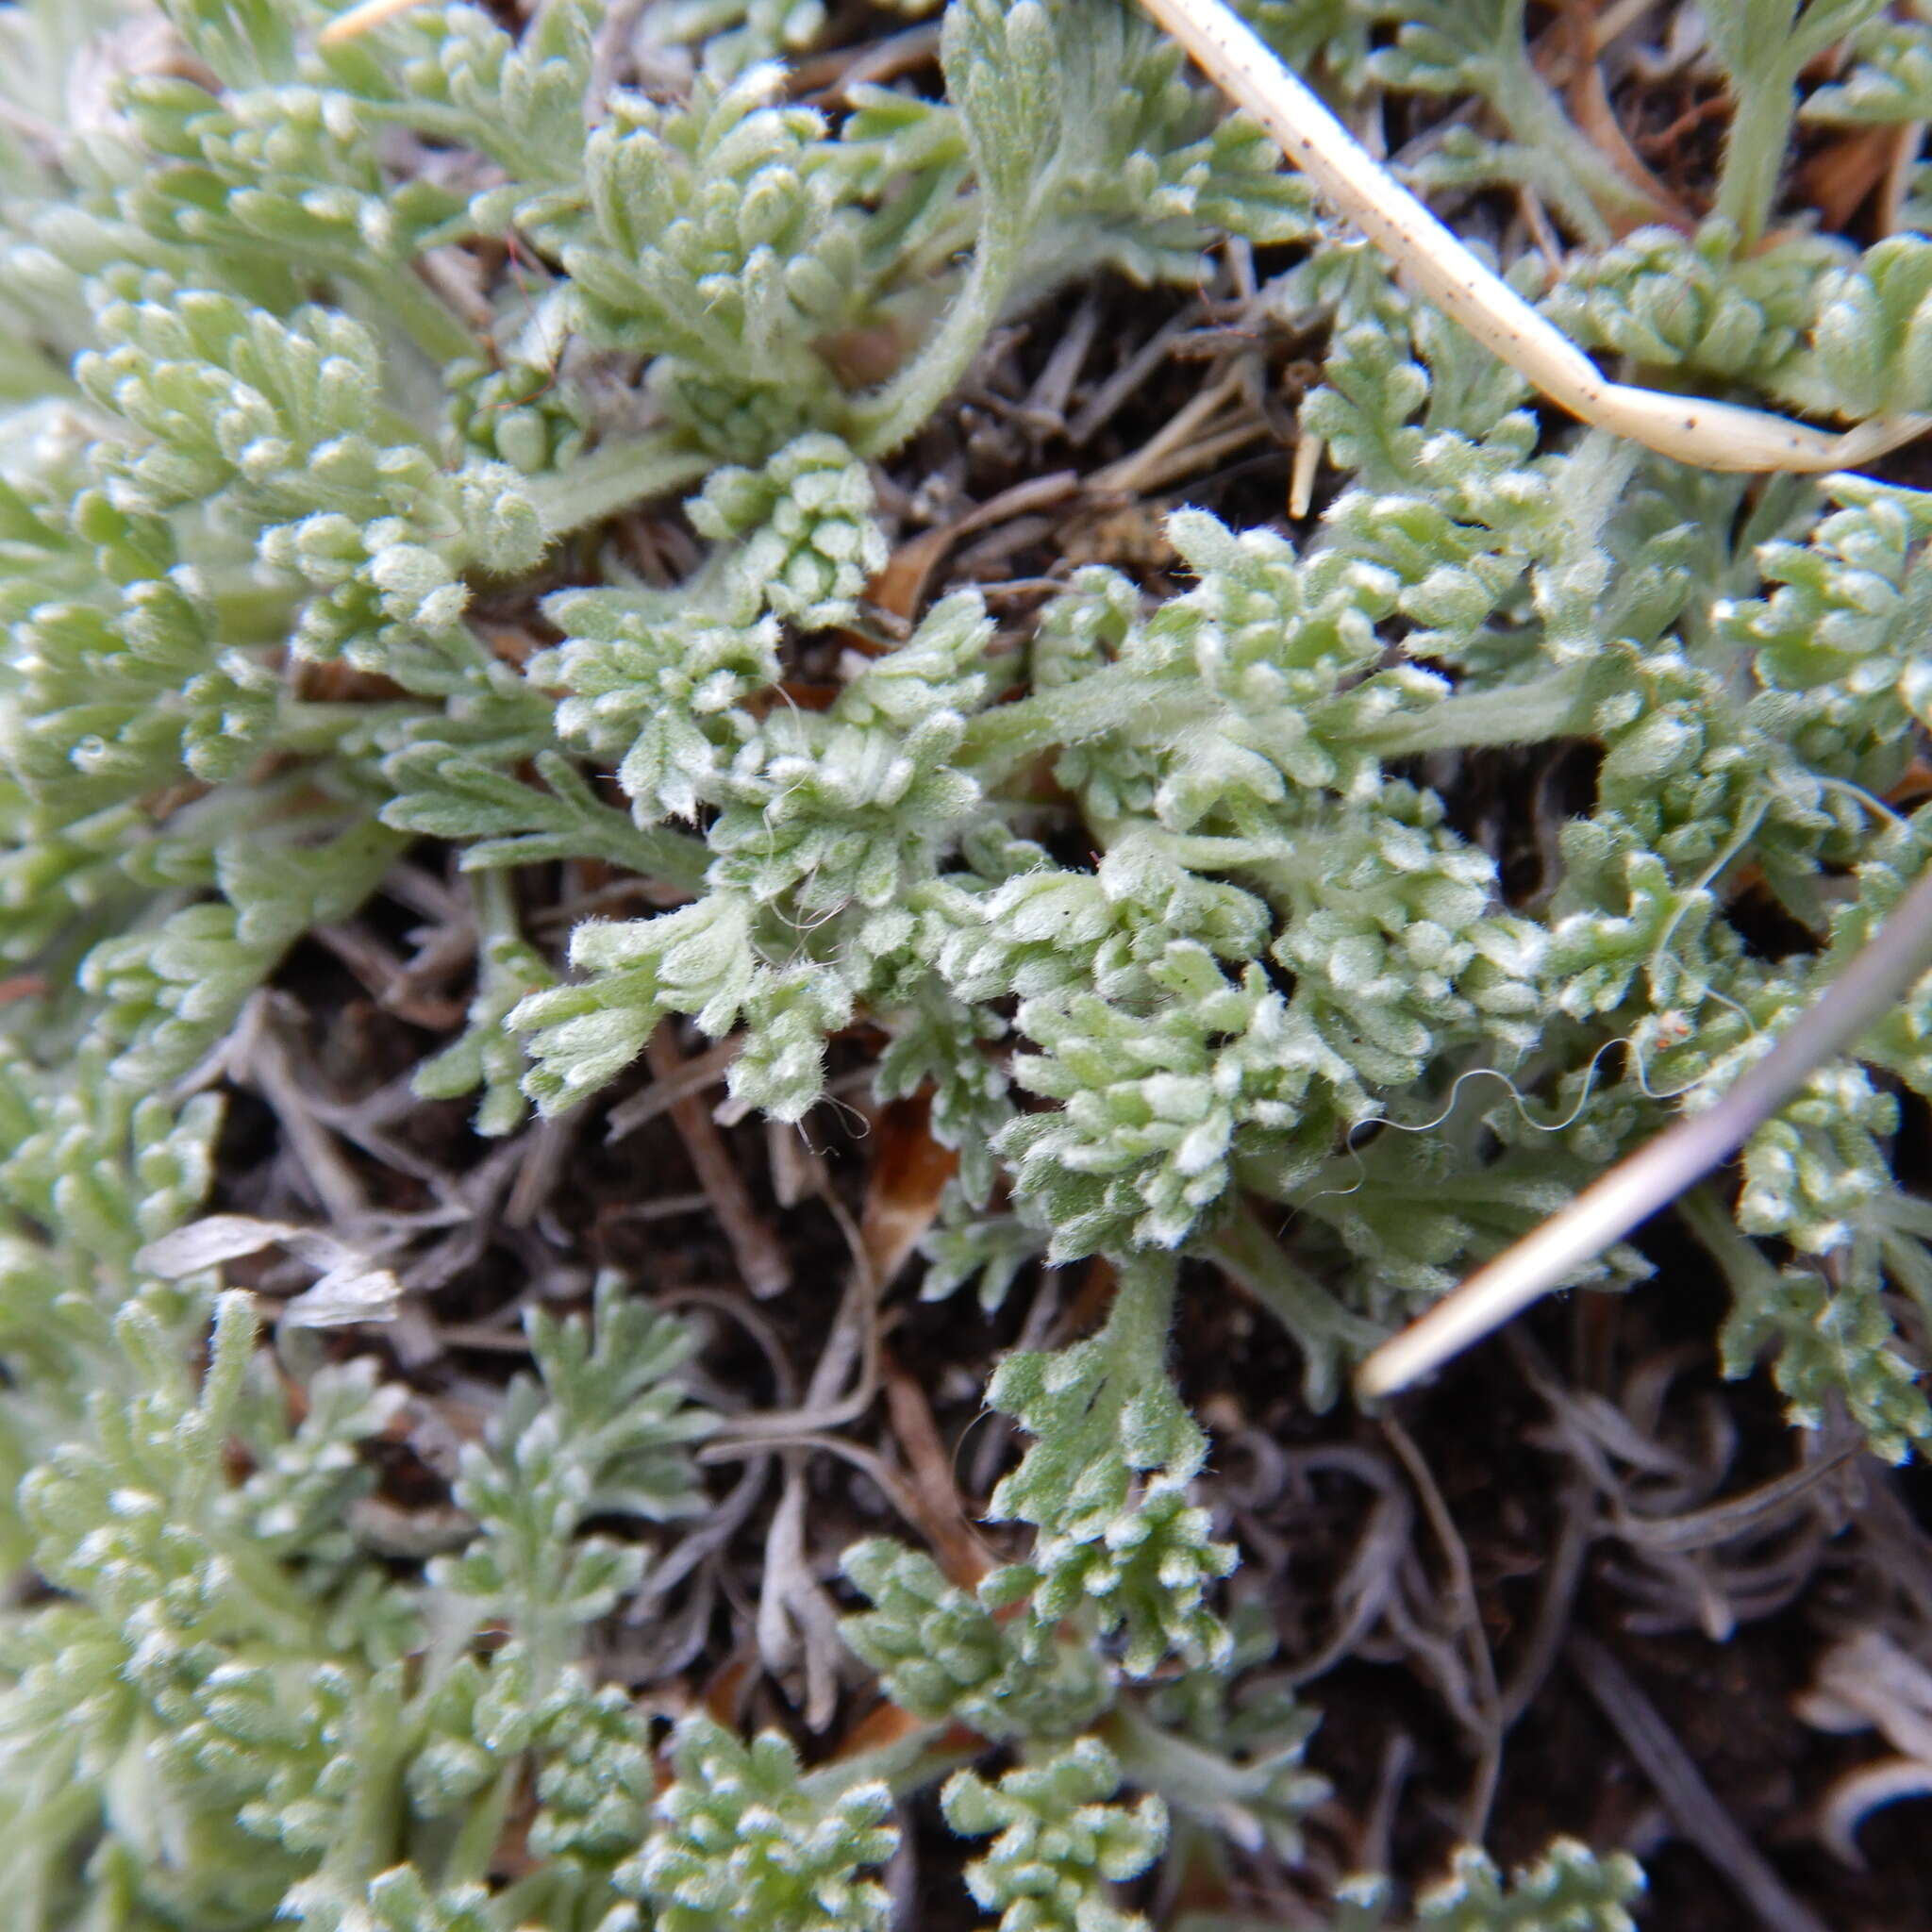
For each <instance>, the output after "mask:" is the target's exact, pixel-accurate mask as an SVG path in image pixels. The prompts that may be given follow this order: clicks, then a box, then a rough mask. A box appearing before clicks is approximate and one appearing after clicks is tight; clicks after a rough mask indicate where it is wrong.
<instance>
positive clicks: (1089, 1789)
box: [941, 1738, 1167, 1932]
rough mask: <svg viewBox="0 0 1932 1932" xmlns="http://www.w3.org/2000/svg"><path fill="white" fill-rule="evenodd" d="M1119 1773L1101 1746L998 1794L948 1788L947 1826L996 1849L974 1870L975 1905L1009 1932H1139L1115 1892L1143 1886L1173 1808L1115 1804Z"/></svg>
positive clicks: (1081, 1747) (962, 1781)
mask: <svg viewBox="0 0 1932 1932" xmlns="http://www.w3.org/2000/svg"><path fill="white" fill-rule="evenodd" d="M1120 1780H1121V1772H1120V1765H1119V1763H1118V1762H1117V1761H1116V1760H1115V1758H1114V1757H1113V1754H1112V1753H1111V1752H1110V1751H1108V1748H1107V1746H1106V1745H1105V1744H1103V1743H1101V1742H1100V1740H1098V1739H1096V1738H1082V1739H1080V1740H1078V1741H1077V1742H1075V1743H1074V1744H1071V1745H1069V1746H1068V1747H1067V1748H1066V1750H1064V1751H1062V1752H1060V1753H1058V1755H1056V1756H1055V1757H1047V1758H1042V1759H1041V1761H1040V1762H1039V1763H1037V1764H1027V1765H1024V1766H1022V1767H1021V1768H1020V1769H1018V1770H1016V1771H1009V1772H1008V1773H1007V1774H1006V1775H1005V1776H1004V1777H1002V1778H1001V1779H1000V1780H999V1782H998V1783H997V1784H989V1783H988V1782H987V1781H986V1780H985V1779H984V1778H982V1777H981V1776H980V1775H979V1774H977V1773H976V1772H971V1771H962V1772H960V1773H958V1775H957V1776H955V1777H954V1778H952V1779H951V1780H950V1781H949V1782H948V1783H947V1785H946V1788H945V1791H944V1793H943V1795H942V1798H941V1802H942V1804H943V1805H944V1807H945V1813H946V1823H947V1824H950V1825H951V1826H952V1827H953V1829H954V1830H955V1831H957V1832H960V1833H963V1834H964V1835H966V1836H968V1837H973V1838H979V1837H986V1836H990V1835H992V1834H997V1836H995V1837H993V1842H992V1845H991V1849H990V1850H989V1851H988V1852H987V1853H986V1854H985V1855H984V1856H983V1857H978V1858H975V1859H974V1861H973V1863H972V1864H970V1865H969V1866H968V1867H967V1868H966V1884H967V1888H968V1889H969V1890H971V1891H972V1893H973V1896H974V1899H975V1900H976V1901H977V1902H978V1903H979V1905H980V1906H982V1907H984V1908H985V1909H986V1910H988V1911H990V1912H997V1913H999V1915H1000V1917H999V1924H1000V1927H1001V1932H1141V1928H1144V1927H1145V1925H1146V1924H1147V1921H1146V1920H1145V1919H1143V1918H1141V1916H1140V1914H1139V1913H1137V1912H1126V1911H1123V1910H1121V1909H1120V1908H1118V1907H1116V1906H1114V1905H1113V1904H1112V1903H1111V1902H1110V1900H1109V1897H1108V1890H1109V1887H1110V1886H1111V1885H1112V1884H1114V1883H1117V1882H1119V1881H1120V1880H1122V1879H1127V1878H1136V1877H1138V1876H1139V1875H1140V1874H1141V1873H1142V1872H1144V1871H1145V1870H1146V1869H1147V1867H1148V1866H1149V1865H1150V1864H1152V1863H1153V1861H1154V1859H1155V1857H1157V1856H1158V1853H1159V1851H1160V1848H1161V1845H1162V1843H1163V1842H1164V1841H1165V1840H1166V1837H1167V1807H1165V1806H1164V1805H1163V1804H1162V1803H1161V1801H1160V1800H1159V1799H1158V1798H1157V1797H1155V1796H1153V1795H1152V1794H1151V1793H1143V1794H1142V1795H1141V1797H1140V1798H1139V1799H1138V1800H1137V1801H1136V1802H1135V1803H1134V1804H1133V1805H1131V1806H1129V1805H1125V1804H1116V1803H1112V1802H1110V1801H1111V1800H1112V1799H1113V1796H1114V1793H1115V1792H1116V1791H1118V1790H1119V1789H1120Z"/></svg>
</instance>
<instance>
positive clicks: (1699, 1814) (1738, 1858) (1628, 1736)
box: [1563, 1630, 1828, 1932]
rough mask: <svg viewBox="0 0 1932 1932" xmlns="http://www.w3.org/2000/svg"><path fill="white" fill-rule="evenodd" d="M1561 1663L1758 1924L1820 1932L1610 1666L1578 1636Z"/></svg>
mask: <svg viewBox="0 0 1932 1932" xmlns="http://www.w3.org/2000/svg"><path fill="white" fill-rule="evenodd" d="M1563 1656H1564V1658H1565V1660H1566V1661H1567V1662H1568V1664H1569V1665H1570V1668H1571V1669H1572V1670H1573V1671H1574V1672H1575V1673H1576V1675H1577V1678H1578V1679H1579V1680H1580V1682H1581V1683H1582V1685H1583V1688H1584V1689H1585V1690H1586V1691H1589V1692H1590V1695H1591V1701H1592V1702H1594V1704H1595V1705H1596V1707H1597V1708H1598V1709H1599V1710H1601V1711H1602V1712H1603V1714H1604V1716H1605V1717H1606V1718H1607V1720H1608V1721H1609V1724H1610V1727H1611V1729H1613V1730H1614V1731H1615V1732H1616V1734H1617V1735H1618V1737H1620V1738H1621V1739H1622V1740H1624V1749H1625V1750H1626V1751H1628V1752H1629V1754H1630V1756H1631V1757H1634V1758H1635V1759H1636V1760H1637V1765H1638V1768H1639V1769H1640V1770H1641V1772H1642V1773H1643V1774H1644V1776H1645V1777H1647V1778H1648V1779H1649V1780H1650V1782H1651V1784H1652V1785H1653V1787H1655V1789H1656V1790H1657V1796H1658V1797H1659V1798H1661V1799H1662V1800H1663V1805H1664V1809H1665V1810H1666V1811H1668V1812H1669V1813H1670V1815H1671V1822H1672V1823H1673V1824H1674V1825H1675V1826H1676V1827H1677V1830H1678V1832H1679V1833H1680V1834H1681V1835H1682V1836H1683V1837H1684V1838H1685V1839H1687V1840H1689V1841H1690V1842H1691V1844H1693V1845H1695V1846H1696V1847H1697V1849H1698V1850H1699V1851H1700V1852H1702V1853H1703V1854H1704V1856H1705V1857H1707V1858H1708V1859H1709V1860H1710V1862H1711V1864H1712V1865H1714V1866H1715V1867H1716V1868H1717V1869H1718V1871H1720V1872H1721V1873H1723V1874H1724V1876H1725V1877H1726V1878H1727V1879H1729V1880H1730V1882H1731V1885H1732V1887H1733V1889H1734V1890H1736V1891H1737V1893H1738V1896H1739V1897H1740V1898H1741V1899H1742V1900H1744V1902H1745V1903H1746V1904H1747V1905H1748V1906H1750V1907H1751V1909H1752V1910H1753V1911H1754V1912H1756V1913H1757V1918H1758V1921H1759V1923H1760V1924H1763V1925H1765V1926H1767V1927H1768V1928H1770V1932H1828V1928H1827V1927H1826V1925H1825V1924H1824V1921H1823V1920H1822V1919H1820V1918H1819V1917H1818V1916H1817V1915H1816V1914H1815V1913H1814V1912H1813V1911H1812V1910H1811V1908H1810V1907H1808V1906H1807V1905H1804V1904H1802V1903H1801V1902H1800V1901H1799V1900H1798V1899H1796V1898H1794V1897H1792V1895H1791V1893H1790V1890H1787V1888H1786V1886H1785V1882H1784V1880H1783V1879H1782V1878H1780V1877H1779V1876H1778V1875H1777V1874H1776V1873H1775V1872H1774V1871H1773V1870H1772V1868H1771V1866H1770V1864H1769V1862H1768V1861H1767V1860H1766V1858H1765V1857H1764V1855H1763V1853H1761V1852H1760V1851H1759V1850H1758V1849H1757V1846H1756V1845H1755V1844H1753V1843H1752V1842H1751V1840H1750V1839H1749V1837H1747V1836H1746V1834H1745V1832H1744V1829H1743V1827H1742V1826H1741V1825H1740V1824H1739V1823H1738V1821H1737V1820H1736V1819H1735V1818H1733V1817H1732V1816H1731V1814H1730V1813H1729V1812H1728V1811H1726V1810H1725V1809H1724V1807H1723V1806H1722V1805H1720V1804H1719V1803H1718V1801H1717V1799H1716V1798H1715V1797H1714V1796H1713V1795H1712V1793H1711V1790H1710V1787H1709V1786H1708V1785H1707V1784H1706V1783H1705V1781H1704V1777H1703V1774H1701V1773H1700V1772H1699V1771H1698V1769H1697V1767H1696V1765H1695V1764H1693V1763H1692V1762H1691V1754H1690V1753H1689V1752H1688V1751H1686V1750H1685V1749H1684V1747H1683V1745H1682V1744H1680V1743H1679V1742H1678V1741H1677V1737H1676V1733H1675V1732H1674V1731H1673V1730H1672V1729H1671V1727H1670V1725H1669V1724H1666V1723H1665V1722H1664V1721H1663V1719H1662V1717H1661V1716H1659V1715H1658V1713H1657V1707H1656V1706H1655V1705H1654V1704H1652V1703H1651V1701H1650V1700H1649V1698H1647V1697H1646V1696H1644V1694H1643V1693H1642V1691H1640V1690H1639V1689H1638V1688H1637V1686H1636V1685H1635V1684H1634V1683H1632V1682H1631V1680H1630V1678H1629V1677H1628V1676H1627V1675H1626V1674H1624V1667H1623V1666H1622V1665H1621V1664H1620V1663H1618V1662H1617V1660H1616V1658H1614V1657H1612V1656H1611V1655H1610V1654H1609V1652H1608V1651H1607V1650H1606V1649H1605V1648H1604V1646H1603V1645H1602V1644H1600V1643H1599V1642H1597V1641H1596V1640H1595V1639H1594V1638H1593V1637H1589V1636H1586V1635H1585V1634H1584V1632H1582V1631H1581V1630H1577V1631H1574V1632H1572V1634H1571V1637H1570V1641H1569V1642H1568V1643H1566V1644H1565V1645H1564V1646H1563Z"/></svg>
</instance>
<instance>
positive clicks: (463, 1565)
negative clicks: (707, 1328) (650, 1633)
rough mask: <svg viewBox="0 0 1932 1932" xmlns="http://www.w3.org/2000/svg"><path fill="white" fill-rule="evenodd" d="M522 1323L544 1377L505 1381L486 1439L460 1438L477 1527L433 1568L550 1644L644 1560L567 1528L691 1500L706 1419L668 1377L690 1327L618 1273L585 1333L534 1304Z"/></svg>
mask: <svg viewBox="0 0 1932 1932" xmlns="http://www.w3.org/2000/svg"><path fill="white" fill-rule="evenodd" d="M529 1334H530V1352H531V1354H532V1355H533V1356H534V1357H536V1361H537V1367H538V1371H539V1374H540V1375H541V1381H538V1380H532V1379H530V1378H528V1377H525V1378H523V1379H521V1380H519V1381H518V1382H516V1383H514V1384H512V1385H511V1388H510V1391H509V1392H508V1397H507V1399H506V1401H505V1403H504V1406H503V1409H502V1412H501V1414H500V1416H499V1417H498V1419H497V1421H496V1423H495V1424H494V1426H493V1429H492V1433H491V1441H488V1442H487V1443H485V1444H481V1445H476V1446H473V1447H471V1448H469V1449H466V1450H465V1452H464V1455H463V1459H462V1465H461V1469H460V1471H459V1474H458V1479H457V1484H456V1492H455V1493H456V1500H457V1502H458V1505H459V1507H462V1508H463V1509H465V1510H466V1511H468V1513H469V1514H470V1515H471V1516H472V1517H474V1518H475V1521H476V1524H477V1528H478V1531H479V1534H478V1535H477V1537H476V1538H475V1541H473V1542H472V1543H471V1544H470V1545H469V1547H468V1548H467V1549H465V1550H464V1551H463V1552H462V1553H461V1554H460V1555H459V1556H457V1557H444V1558H439V1559H438V1560H437V1563H436V1564H435V1565H433V1566H432V1569H431V1573H430V1574H431V1579H432V1581H434V1582H435V1583H436V1584H438V1585H439V1586H440V1587H441V1588H442V1589H444V1590H447V1591H450V1592H451V1593H452V1594H453V1595H456V1596H458V1597H461V1598H464V1599H466V1600H467V1601H468V1602H469V1603H470V1604H472V1605H473V1606H474V1607H475V1612H476V1614H478V1615H479V1616H480V1615H484V1614H487V1613H489V1612H491V1611H495V1612H499V1613H501V1614H504V1615H506V1616H508V1617H509V1618H510V1619H511V1620H512V1622H513V1624H515V1625H516V1627H518V1628H520V1629H522V1630H525V1631H526V1632H529V1633H531V1641H533V1642H536V1641H538V1640H539V1638H540V1636H541V1639H542V1640H544V1641H555V1642H557V1643H558V1644H559V1645H560V1644H561V1643H562V1642H563V1641H564V1639H563V1632H565V1631H567V1630H568V1629H569V1628H570V1627H572V1626H574V1625H575V1624H583V1623H588V1622H589V1621H590V1620H591V1619H592V1618H594V1617H598V1616H602V1615H603V1614H604V1613H605V1612H606V1611H608V1609H609V1608H610V1607H611V1606H612V1605H613V1604H614V1603H616V1602H617V1600H618V1599H619V1597H621V1596H622V1595H623V1594H624V1592H625V1591H626V1590H628V1589H630V1588H632V1587H633V1586H635V1584H636V1582H637V1579H638V1576H639V1574H641V1567H642V1562H643V1553H642V1551H641V1550H640V1549H638V1548H636V1547H635V1546H630V1545H625V1544H622V1543H619V1542H616V1541H613V1540H611V1539H609V1538H608V1537H597V1536H592V1537H588V1538H585V1539H584V1540H583V1541H573V1539H574V1538H575V1534H576V1531H577V1530H578V1529H579V1528H580V1527H581V1526H582V1525H583V1524H585V1523H586V1522H587V1521H589V1520H590V1519H591V1518H592V1517H597V1516H605V1515H623V1516H637V1517H641V1518H643V1519H644V1520H645V1521H647V1522H664V1521H667V1520H669V1519H671V1518H674V1517H678V1516H688V1515H690V1514H691V1513H692V1512H693V1511H695V1510H697V1509H699V1508H701V1507H703V1502H702V1499H701V1497H700V1494H699V1492H698V1491H697V1489H696V1487H695V1482H694V1472H693V1471H692V1469H691V1461H690V1457H689V1454H688V1453H687V1445H688V1444H689V1443H691V1441H695V1440H696V1439H698V1438H700V1437H702V1436H703V1435H705V1434H706V1433H707V1432H708V1429H709V1428H710V1427H711V1425H712V1418H711V1417H710V1416H709V1415H708V1413H707V1412H706V1411H705V1410H703V1409H698V1408H693V1407H691V1406H690V1405H689V1404H688V1403H687V1402H686V1401H685V1399H684V1396H683V1394H682V1392H681V1391H679V1389H678V1388H677V1385H676V1383H675V1381H673V1380H671V1379H669V1378H670V1377H672V1376H673V1375H674V1374H675V1372H676V1370H677V1369H678V1368H679V1367H680V1366H681V1365H682V1364H683V1363H684V1361H685V1360H686V1359H687V1358H688V1357H690V1355H691V1349H692V1347H693V1346H694V1342H693V1338H692V1337H691V1332H690V1330H689V1329H688V1328H686V1327H685V1326H684V1324H682V1323H680V1322H678V1321H676V1320H675V1318H674V1317H671V1316H668V1315H657V1314H654V1313H652V1312H651V1310H650V1309H649V1307H647V1306H645V1305H644V1304H642V1303H641V1302H638V1301H635V1300H632V1299H629V1298H627V1297H626V1296H625V1293H624V1291H623V1287H622V1284H621V1283H620V1282H619V1281H618V1280H617V1279H616V1277H614V1276H609V1275H607V1276H606V1277H604V1279H603V1280H601V1281H600V1282H599V1284H598V1289H597V1298H596V1314H595V1325H594V1332H593V1330H592V1329H591V1327H590V1326H588V1325H587V1324H585V1323H584V1322H583V1321H581V1320H579V1319H576V1318H574V1317H573V1318H568V1319H566V1320H563V1321H561V1322H559V1321H558V1320H556V1319H555V1318H553V1317H551V1316H549V1315H547V1314H544V1313H543V1312H541V1310H540V1311H538V1312H536V1313H534V1314H532V1316H531V1317H530V1322H529ZM558 1626H560V1627H558Z"/></svg>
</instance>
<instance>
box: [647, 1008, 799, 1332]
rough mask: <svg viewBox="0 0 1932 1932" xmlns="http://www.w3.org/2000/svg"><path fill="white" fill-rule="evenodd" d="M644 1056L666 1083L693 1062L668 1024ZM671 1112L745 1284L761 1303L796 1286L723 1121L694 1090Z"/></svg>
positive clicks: (671, 1105) (669, 1105)
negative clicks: (727, 1140)
mask: <svg viewBox="0 0 1932 1932" xmlns="http://www.w3.org/2000/svg"><path fill="white" fill-rule="evenodd" d="M644 1059H645V1062H646V1064H647V1065H648V1066H649V1067H650V1069H651V1072H652V1074H654V1075H655V1076H656V1078H657V1079H658V1080H660V1081H675V1080H676V1079H678V1078H679V1077H680V1076H681V1075H682V1074H684V1073H685V1071H686V1069H687V1067H688V1065H689V1064H690V1063H689V1062H688V1061H686V1060H685V1059H684V1058H683V1057H682V1056H681V1055H680V1054H679V1053H678V1051H677V1048H676V1045H675V1043H674V1042H673V1041H672V1038H671V1034H670V1031H669V1029H668V1023H667V1024H666V1025H664V1026H659V1027H658V1030H657V1032H655V1033H654V1034H653V1035H652V1036H651V1040H650V1043H649V1044H648V1045H647V1046H646V1047H645V1048H644ZM667 1111H668V1112H669V1113H670V1115H671V1119H672V1124H674V1125H675V1127H676V1129H677V1131H678V1135H679V1137H680V1138H681V1139H682V1140H683V1141H684V1151H685V1152H686V1154H688V1155H689V1156H690V1157H691V1166H692V1167H693V1168H694V1169H695V1170H696V1171H697V1177H698V1185H699V1186H700V1187H701V1188H703V1189H704V1191H705V1192H706V1193H707V1194H708V1195H709V1196H710V1201H711V1211H712V1212H713V1213H714V1214H716V1215H717V1217H718V1224H719V1226H720V1227H721V1228H723V1229H724V1239H725V1241H728V1242H729V1243H730V1246H731V1254H732V1257H733V1259H735V1260H736V1261H737V1263H738V1268H739V1273H740V1274H742V1275H743V1276H744V1285H745V1287H747V1288H748V1289H750V1291H752V1293H753V1294H755V1295H757V1296H758V1298H759V1299H760V1300H761V1301H762V1300H766V1299H769V1298H770V1297H771V1296H772V1295H774V1294H782V1293H783V1292H784V1291H785V1290H786V1289H788V1288H790V1287H791V1262H790V1261H789V1260H787V1259H786V1257H785V1250H784V1249H783V1248H782V1247H781V1246H780V1245H779V1242H778V1238H777V1236H776V1235H774V1233H773V1232H772V1230H771V1229H770V1228H769V1227H767V1226H766V1225H765V1222H764V1218H763V1217H762V1216H761V1215H760V1214H759V1213H758V1208H757V1207H756V1205H755V1204H754V1203H753V1201H752V1198H751V1190H750V1189H749V1188H747V1187H746V1186H745V1184H744V1176H743V1175H742V1174H740V1173H739V1171H738V1165H737V1163H736V1162H735V1161H734V1160H733V1159H732V1158H731V1150H730V1149H729V1148H728V1147H726V1146H725V1144H724V1135H723V1134H722V1133H720V1132H719V1131H718V1124H717V1123H716V1122H715V1121H714V1120H712V1118H711V1116H710V1114H709V1112H708V1110H707V1109H706V1108H705V1105H704V1103H703V1102H702V1101H700V1100H699V1099H698V1098H697V1097H696V1095H695V1094H694V1093H691V1092H687V1093H684V1094H683V1095H681V1096H680V1097H678V1098H676V1099H674V1100H672V1101H670V1102H668V1103H667Z"/></svg>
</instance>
